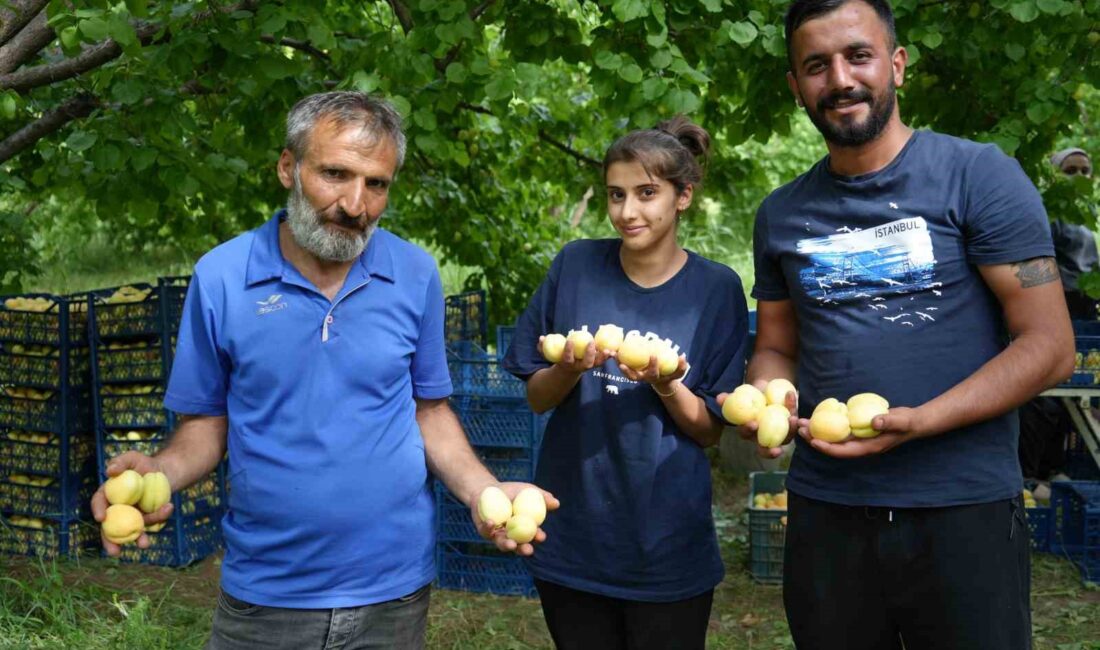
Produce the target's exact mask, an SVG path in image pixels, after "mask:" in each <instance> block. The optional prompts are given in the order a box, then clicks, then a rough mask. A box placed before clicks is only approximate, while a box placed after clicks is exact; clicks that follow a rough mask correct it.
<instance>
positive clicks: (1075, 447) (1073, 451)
mask: <svg viewBox="0 0 1100 650" xmlns="http://www.w3.org/2000/svg"><path fill="white" fill-rule="evenodd" d="M1063 471H1064V472H1065V473H1066V474H1067V475H1068V476H1069V477H1070V478H1072V479H1075V480H1079V481H1097V480H1100V466H1097V464H1096V459H1095V458H1093V456H1092V452H1091V451H1089V448H1088V445H1087V444H1086V443H1085V438H1084V436H1083V435H1082V434H1081V432H1079V431H1070V434H1069V438H1068V440H1067V441H1066V462H1065V466H1064V467H1063Z"/></svg>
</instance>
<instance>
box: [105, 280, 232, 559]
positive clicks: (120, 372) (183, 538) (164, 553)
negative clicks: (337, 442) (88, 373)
mask: <svg viewBox="0 0 1100 650" xmlns="http://www.w3.org/2000/svg"><path fill="white" fill-rule="evenodd" d="M186 292H187V278H161V279H160V280H159V281H158V282H157V284H156V285H150V284H136V285H128V286H125V287H117V288H113V289H103V290H99V291H94V292H92V295H91V296H90V298H89V301H88V315H89V321H90V340H91V358H92V364H91V365H92V378H93V386H94V399H93V404H94V413H95V429H96V452H97V457H98V463H99V464H98V467H99V473H100V479H101V480H106V473H105V472H106V465H107V462H108V461H109V460H110V459H111V458H113V457H115V456H118V455H120V454H122V453H124V452H126V451H129V450H137V451H140V452H142V453H144V454H150V455H151V454H153V453H156V451H158V450H159V449H160V448H161V447H162V446H164V444H165V443H166V442H167V440H168V436H169V435H170V434H171V432H172V431H173V430H174V428H175V424H176V422H175V415H174V414H173V413H171V412H170V411H168V410H167V409H165V408H164V405H163V402H164V391H165V389H166V388H167V384H168V377H169V374H170V372H171V365H172V358H173V355H174V353H175V344H176V335H177V333H178V331H179V319H180V315H181V314H182V306H183V300H184V297H185V296H186ZM224 465H225V463H224V462H223V463H221V464H219V466H218V468H217V469H216V470H215V471H214V472H212V473H211V474H210V475H209V476H208V477H206V478H205V479H203V480H202V481H200V482H198V483H197V484H195V485H193V486H191V487H190V488H187V489H186V490H183V491H182V492H178V493H174V494H173V495H172V503H173V505H174V510H173V513H172V516H171V518H170V519H169V520H168V522H167V524H166V525H165V527H164V528H162V529H161V530H159V531H156V532H150V533H149V539H150V542H151V545H150V547H149V548H148V549H139V548H138V547H137V546H126V547H123V551H122V559H123V561H128V562H143V563H148V564H159V565H164V566H184V565H187V564H190V563H192V562H195V561H197V560H201V559H202V558H204V557H206V556H207V555H209V554H211V553H213V552H214V551H215V550H217V549H218V548H219V547H220V545H221V518H222V514H223V513H224V510H225V503H226V497H225V467H224Z"/></svg>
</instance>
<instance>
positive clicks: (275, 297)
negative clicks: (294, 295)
mask: <svg viewBox="0 0 1100 650" xmlns="http://www.w3.org/2000/svg"><path fill="white" fill-rule="evenodd" d="M282 297H283V294H281V293H273V294H271V297H270V298H268V299H267V300H257V301H256V304H257V305H274V304H275V303H277V302H279V298H282Z"/></svg>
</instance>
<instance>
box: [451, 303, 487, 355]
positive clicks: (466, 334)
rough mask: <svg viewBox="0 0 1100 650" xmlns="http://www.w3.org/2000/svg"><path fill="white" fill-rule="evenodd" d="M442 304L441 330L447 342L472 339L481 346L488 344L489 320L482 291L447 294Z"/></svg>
mask: <svg viewBox="0 0 1100 650" xmlns="http://www.w3.org/2000/svg"><path fill="white" fill-rule="evenodd" d="M444 306H445V316H444V321H443V331H444V338H445V340H446V342H447V344H451V343H454V342H456V341H474V342H476V343H477V344H478V345H480V346H481V347H483V348H484V347H485V346H486V345H488V341H487V340H486V339H488V337H489V321H488V313H487V312H488V310H487V308H486V304H485V292H484V291H481V290H478V291H467V292H465V293H460V294H457V295H453V296H447V297H446V298H445V299H444Z"/></svg>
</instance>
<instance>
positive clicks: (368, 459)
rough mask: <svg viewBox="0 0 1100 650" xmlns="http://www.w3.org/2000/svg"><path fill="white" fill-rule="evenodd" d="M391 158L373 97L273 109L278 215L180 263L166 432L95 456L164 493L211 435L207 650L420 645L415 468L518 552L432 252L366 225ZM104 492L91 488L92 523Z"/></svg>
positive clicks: (205, 454)
mask: <svg viewBox="0 0 1100 650" xmlns="http://www.w3.org/2000/svg"><path fill="white" fill-rule="evenodd" d="M404 157H405V136H404V133H403V132H402V130H401V118H400V116H399V115H398V114H397V112H396V111H395V110H394V109H393V107H392V106H391V105H390V104H389V103H388V102H386V101H384V100H381V99H378V98H375V97H371V96H369V95H365V94H362V93H356V92H334V93H324V94H319V95H312V96H309V97H306V98H304V99H302V100H301V101H299V102H298V103H297V104H296V105H295V106H294V107H293V108H292V109H291V111H290V113H289V115H288V117H287V132H286V148H285V149H284V150H283V152H282V155H281V156H280V158H279V162H278V176H279V180H280V181H281V182H282V184H283V186H284V187H286V188H287V189H288V190H290V196H289V199H288V201H287V208H286V210H280V211H279V212H278V213H277V214H275V215H274V216H273V217H272V218H271V219H270V220H269V221H268V222H267V223H265V224H264V225H262V226H261V227H259V228H257V229H256V230H253V231H250V232H247V233H245V234H243V235H240V236H238V237H236V238H234V239H232V240H230V241H228V242H226V243H224V244H221V245H220V246H218V247H216V248H215V249H213V250H212V251H210V252H209V253H207V254H206V255H205V256H203V258H202V259H201V260H199V262H198V264H197V265H196V266H195V272H194V276H193V277H192V281H191V284H190V288H189V290H188V294H187V299H186V303H185V305H184V314H183V319H182V322H181V324H180V331H179V341H178V345H177V348H176V356H175V359H174V362H173V367H172V374H171V378H170V380H169V383H168V388H167V392H166V395H165V400H164V404H165V407H166V408H168V409H170V410H172V411H175V412H177V413H180V414H181V416H182V417H181V424H180V426H179V428H178V429H177V431H176V432H175V434H174V435H173V437H172V439H171V441H170V443H169V445H168V446H167V447H166V448H165V449H164V450H162V451H161V452H159V453H158V454H156V456H153V457H148V456H144V455H142V454H139V453H137V452H127V453H126V454H123V455H121V456H119V457H117V458H115V459H113V460H112V461H111V463H110V464H109V467H108V469H107V473H108V474H109V475H112V476H114V475H117V474H119V473H121V472H122V471H123V470H125V469H131V468H133V469H136V470H137V471H139V472H140V473H143V474H144V473H145V472H149V471H163V472H164V473H165V474H167V476H168V479H169V483H170V484H171V486H172V489H173V490H181V489H183V488H185V487H187V486H189V485H191V484H192V483H194V482H195V481H197V480H198V479H199V478H201V477H203V476H205V475H206V474H208V473H209V472H210V471H211V470H212V469H213V468H214V467H215V465H216V464H217V463H218V461H219V460H221V458H222V456H223V455H224V454H225V453H226V450H227V449H228V452H229V468H230V470H229V472H230V475H229V479H230V482H231V485H232V490H231V492H230V496H229V508H228V513H227V514H226V515H225V518H224V519H223V521H222V529H223V531H224V536H225V545H226V553H225V559H224V562H223V564H222V567H221V569H222V572H221V586H222V590H221V593H220V595H219V598H218V605H217V609H216V610H215V615H214V624H213V631H212V633H211V636H210V640H209V642H208V644H207V648H209V649H211V650H224V649H238V648H239V649H244V648H286V649H288V650H289V649H298V648H315V647H316V648H319V647H322V646H324V647H340V648H422V647H423V646H424V632H425V628H426V621H427V610H428V602H429V591H430V584H431V582H432V580H433V579H434V577H435V564H434V547H435V521H434V517H435V508H434V500H433V495H432V491H431V489H430V482H429V472H430V473H432V474H435V475H436V476H438V477H439V478H440V479H441V480H443V482H444V483H445V484H446V485H447V487H448V488H449V489H450V490H451V492H452V493H454V494H455V495H457V496H458V497H460V498H462V499H463V500H464V501H465V502H466V503H467V504H468V505H470V507H471V518H472V519H473V520H474V523H475V524H476V525H477V526H478V527H479V530H481V532H482V534H483V535H485V536H487V537H488V536H492V537H493V539H494V541H495V542H496V544H497V547H498V548H500V549H501V550H506V551H515V552H519V553H521V554H524V555H530V554H531V553H532V552H533V546H532V545H531V544H522V545H519V546H517V545H516V543H515V542H514V541H511V540H508V539H506V538H505V536H504V534H503V532H501V531H500V530H499V529H496V530H492V531H491V530H490V528H489V526H488V525H487V522H484V521H481V519H480V518H479V517H478V516H477V515H476V509H475V505H476V501H477V498H478V496H479V495H480V494H481V491H482V490H484V489H485V488H486V487H488V486H493V485H496V486H499V487H501V488H502V489H503V490H504V491H505V493H506V494H508V495H509V496H510V497H514V496H515V495H516V493H518V491H519V490H520V489H522V488H523V487H526V485H525V484H521V483H503V484H502V483H498V481H497V480H496V479H495V478H494V477H493V475H492V474H490V473H489V471H488V470H487V469H486V468H485V467H484V466H483V465H482V463H481V462H480V461H479V460H478V458H477V456H476V455H475V454H474V452H473V450H472V449H471V447H470V445H469V442H468V441H467V439H466V436H465V433H464V432H463V430H462V427H461V425H460V424H459V422H458V419H457V418H456V417H455V415H454V413H453V412H452V411H451V410H450V408H449V407H448V406H447V397H448V396H449V395H450V393H451V380H450V376H449V373H448V370H447V361H446V356H445V350H444V343H443V341H444V339H443V312H444V307H443V291H442V287H441V284H440V279H439V273H438V270H437V269H436V265H435V262H434V260H433V259H432V258H431V257H430V256H429V255H428V254H427V253H426V252H424V251H423V250H421V249H420V248H418V247H416V246H414V245H413V244H410V243H409V242H406V241H404V240H402V239H400V238H398V237H397V236H395V235H393V234H391V233H389V232H387V231H386V230H384V229H381V228H379V227H378V221H379V219H380V218H381V217H382V213H383V211H384V210H385V208H386V204H387V201H388V199H389V192H390V188H391V186H392V185H393V182H394V179H395V178H396V176H397V171H398V169H399V168H400V167H401V163H402V161H403V160H404ZM546 501H547V505H548V507H549V508H554V507H556V506H557V502H556V501H555V500H554V499H553V497H552V496H550V495H549V494H546ZM106 505H107V504H106V500H105V498H104V495H103V491H102V489H101V490H100V491H99V492H97V493H96V495H95V497H94V498H93V501H92V506H93V513H94V514H95V517H96V519H97V520H99V521H102V519H103V514H104V511H105V509H106ZM170 512H171V506H165V508H163V509H162V511H160V512H157V513H154V514H152V515H148V516H147V517H146V524H147V525H148V524H155V523H158V522H160V521H164V520H166V519H167V518H168V516H169V515H170ZM501 523H502V522H501ZM543 539H545V533H543V532H541V531H539V532H538V533H537V535H536V538H535V541H536V542H538V541H542V540H543ZM148 543H149V542H148V539H147V538H146V537H145V536H144V535H143V536H142V537H141V538H139V540H138V544H139V546H143V547H145V546H148ZM103 544H104V547H105V548H106V550H107V552H108V553H109V554H112V555H117V554H118V552H119V548H118V546H117V545H115V544H113V543H111V542H110V541H108V540H106V539H104V542H103Z"/></svg>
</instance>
